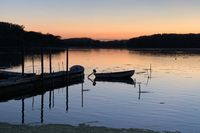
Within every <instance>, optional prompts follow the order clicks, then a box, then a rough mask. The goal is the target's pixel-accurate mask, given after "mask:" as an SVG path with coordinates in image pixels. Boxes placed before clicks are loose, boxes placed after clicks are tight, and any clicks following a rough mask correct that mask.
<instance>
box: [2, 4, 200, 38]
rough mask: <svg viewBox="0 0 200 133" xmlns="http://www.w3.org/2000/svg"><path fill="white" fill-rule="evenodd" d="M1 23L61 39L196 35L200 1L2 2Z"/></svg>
mask: <svg viewBox="0 0 200 133" xmlns="http://www.w3.org/2000/svg"><path fill="white" fill-rule="evenodd" d="M0 21H6V22H12V23H17V24H21V25H24V26H25V27H26V28H25V29H26V30H28V31H30V30H33V31H39V32H43V33H52V34H56V35H60V36H62V38H71V37H91V38H94V39H126V38H131V37H135V36H140V35H146V34H147V35H149V34H155V33H199V32H200V0H1V1H0Z"/></svg>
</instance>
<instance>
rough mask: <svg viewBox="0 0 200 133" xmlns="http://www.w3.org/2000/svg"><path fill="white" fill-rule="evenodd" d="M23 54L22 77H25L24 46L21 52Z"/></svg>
mask: <svg viewBox="0 0 200 133" xmlns="http://www.w3.org/2000/svg"><path fill="white" fill-rule="evenodd" d="M21 54H22V60H21V61H22V76H24V45H23V44H22V50H21Z"/></svg>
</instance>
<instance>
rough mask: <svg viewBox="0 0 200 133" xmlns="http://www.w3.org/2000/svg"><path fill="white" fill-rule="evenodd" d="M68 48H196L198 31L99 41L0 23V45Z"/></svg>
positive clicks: (198, 44)
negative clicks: (43, 32) (61, 35)
mask: <svg viewBox="0 0 200 133" xmlns="http://www.w3.org/2000/svg"><path fill="white" fill-rule="evenodd" d="M13 46H15V47H19V46H25V47H26V46H27V47H30V46H33V47H70V48H127V49H138V48H139V49H149V48H160V49H167V48H168V49H176V48H186V49H191V48H193V49H197V48H200V34H155V35H150V36H141V37H135V38H131V39H128V40H114V41H100V40H93V39H90V38H70V39H63V40H62V39H61V37H60V36H55V35H52V34H42V33H40V32H34V31H25V30H24V26H22V25H18V24H12V23H7V22H0V47H13Z"/></svg>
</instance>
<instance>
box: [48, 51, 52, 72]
mask: <svg viewBox="0 0 200 133" xmlns="http://www.w3.org/2000/svg"><path fill="white" fill-rule="evenodd" d="M51 59H52V53H51V50H49V73H50V74H51V73H52V61H51Z"/></svg>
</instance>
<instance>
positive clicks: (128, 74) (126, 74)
mask: <svg viewBox="0 0 200 133" xmlns="http://www.w3.org/2000/svg"><path fill="white" fill-rule="evenodd" d="M93 73H94V75H95V77H96V78H98V79H100V78H101V79H103V78H104V79H110V78H131V77H132V76H133V75H134V73H135V70H129V71H121V72H110V73H96V70H93Z"/></svg>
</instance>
